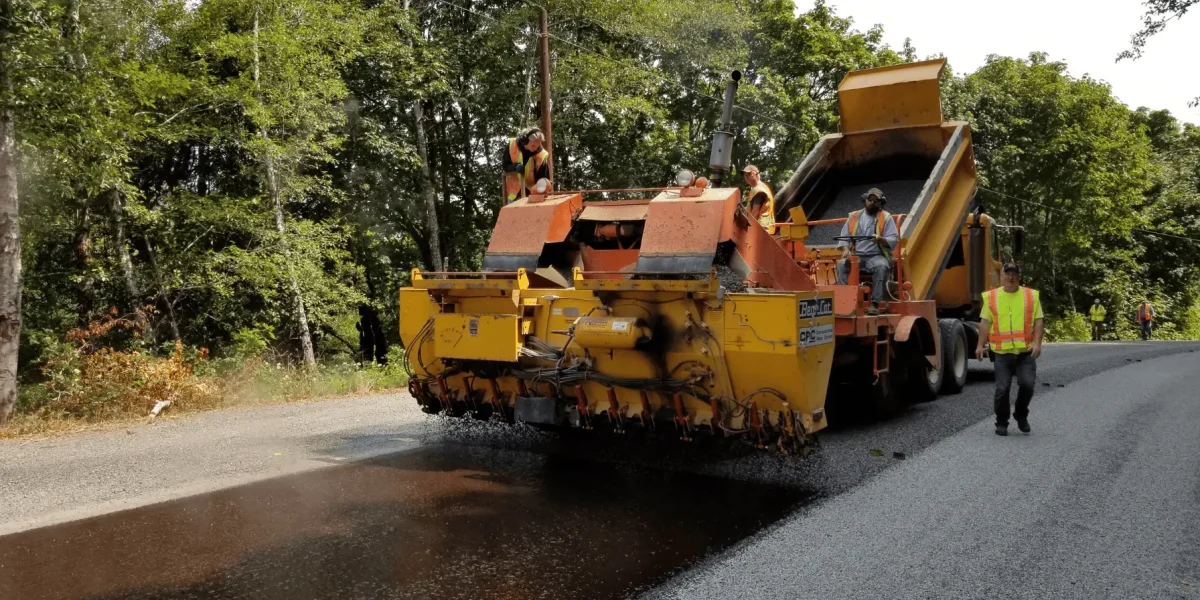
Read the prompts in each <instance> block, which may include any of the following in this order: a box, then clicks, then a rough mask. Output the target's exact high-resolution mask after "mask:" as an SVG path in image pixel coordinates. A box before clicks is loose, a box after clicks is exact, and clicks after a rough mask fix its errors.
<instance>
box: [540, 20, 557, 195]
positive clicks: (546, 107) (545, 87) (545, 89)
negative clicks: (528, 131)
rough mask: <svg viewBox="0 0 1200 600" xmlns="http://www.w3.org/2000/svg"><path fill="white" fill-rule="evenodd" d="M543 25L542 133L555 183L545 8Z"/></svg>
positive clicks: (547, 29) (551, 178)
mask: <svg viewBox="0 0 1200 600" xmlns="http://www.w3.org/2000/svg"><path fill="white" fill-rule="evenodd" d="M538 20H539V21H540V25H541V32H542V33H541V35H540V36H539V37H540V38H541V40H540V42H541V50H542V51H541V55H542V56H541V60H539V61H538V79H539V80H541V86H542V133H544V134H546V143H545V144H543V146H544V147H545V148H546V152H547V153H549V154H550V181H554V134H553V132H552V131H551V129H550V19H549V17H548V16H547V15H546V9H545V7H542V8H541V14H540V15H539V19H538Z"/></svg>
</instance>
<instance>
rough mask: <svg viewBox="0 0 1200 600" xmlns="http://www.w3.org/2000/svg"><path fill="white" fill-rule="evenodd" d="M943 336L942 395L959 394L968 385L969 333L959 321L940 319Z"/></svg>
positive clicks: (940, 329)
mask: <svg viewBox="0 0 1200 600" xmlns="http://www.w3.org/2000/svg"><path fill="white" fill-rule="evenodd" d="M938 330H939V331H941V334H942V372H943V376H942V390H941V391H942V393H943V394H957V393H959V392H961V391H962V390H963V386H965V385H967V361H968V360H970V357H969V355H968V352H969V351H968V350H967V331H966V328H964V327H963V322H962V321H960V320H958V319H938Z"/></svg>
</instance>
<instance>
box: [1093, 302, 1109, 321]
mask: <svg viewBox="0 0 1200 600" xmlns="http://www.w3.org/2000/svg"><path fill="white" fill-rule="evenodd" d="M1091 312H1092V320H1093V321H1097V322H1099V321H1103V320H1104V317H1105V316H1107V315H1108V311H1107V310H1105V308H1104V307H1103V306H1100V305H1099V304H1093V305H1092V311H1091Z"/></svg>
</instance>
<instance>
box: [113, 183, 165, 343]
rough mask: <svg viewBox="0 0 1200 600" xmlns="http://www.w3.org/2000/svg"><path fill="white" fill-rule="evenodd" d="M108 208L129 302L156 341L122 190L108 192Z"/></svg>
mask: <svg viewBox="0 0 1200 600" xmlns="http://www.w3.org/2000/svg"><path fill="white" fill-rule="evenodd" d="M106 194H107V195H108V208H109V211H110V213H111V214H112V220H113V231H114V237H115V238H116V239H115V240H113V241H114V242H115V243H116V245H117V259H118V262H120V263H121V278H122V279H124V280H125V292H126V293H128V294H129V302H130V303H131V304H132V305H133V314H134V318H135V319H136V320H137V322H138V325H140V326H141V327H142V328H143V329H145V332H146V337H147V339H149V340H150V343H154V330H153V328H151V327H150V322H149V320H148V319H146V311H144V310H142V293H141V291H140V290H139V289H138V285H137V279H136V278H135V277H134V274H133V259H132V258H130V256H129V240H128V239H127V238H126V237H125V204H124V203H123V202H121V191H120V190H118V189H116V188H113V189H110V190H108V192H106Z"/></svg>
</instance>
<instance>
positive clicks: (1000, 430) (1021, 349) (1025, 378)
mask: <svg viewBox="0 0 1200 600" xmlns="http://www.w3.org/2000/svg"><path fill="white" fill-rule="evenodd" d="M1000 283H1001V287H999V288H996V289H993V290H989V291H986V292H984V293H983V308H982V309H981V310H980V315H979V316H980V323H979V345H978V346H977V347H976V348H975V355H976V356H977V357H979V359H980V360H983V357H984V355H985V354H986V349H987V347H988V345H989V344H990V345H991V348H992V355H993V356H994V357H995V359H996V393H995V396H994V398H993V400H994V403H993V404H994V406H993V408H995V410H996V435H1008V417H1009V406H1008V401H1009V398H1008V395H1009V390H1010V389H1011V388H1012V378H1013V375H1016V377H1017V405H1016V409H1015V410H1013V411H1012V416H1013V417H1014V418H1016V420H1017V429H1020V430H1021V432H1022V433H1029V431H1030V429H1029V403H1030V401H1032V400H1033V386H1034V384H1036V383H1037V358H1038V357H1039V356H1041V355H1042V336H1043V334H1045V320H1044V319H1043V317H1042V301H1041V298H1039V297H1038V292H1037V290H1034V289H1032V288H1027V287H1023V286H1022V285H1021V266H1020V265H1018V264H1016V263H1008V264H1006V265H1004V269H1003V270H1002V271H1001V275H1000Z"/></svg>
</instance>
